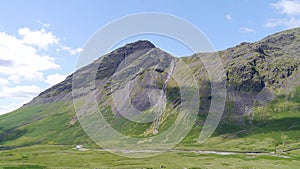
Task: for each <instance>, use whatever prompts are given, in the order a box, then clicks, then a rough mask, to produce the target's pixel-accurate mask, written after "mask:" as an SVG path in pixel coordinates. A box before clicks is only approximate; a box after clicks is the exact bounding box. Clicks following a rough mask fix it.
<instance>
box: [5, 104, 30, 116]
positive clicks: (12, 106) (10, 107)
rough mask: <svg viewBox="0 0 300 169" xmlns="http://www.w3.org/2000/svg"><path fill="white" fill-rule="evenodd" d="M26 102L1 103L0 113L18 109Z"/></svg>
mask: <svg viewBox="0 0 300 169" xmlns="http://www.w3.org/2000/svg"><path fill="white" fill-rule="evenodd" d="M25 103H26V102H19V103H10V104H1V105H0V115H1V114H5V113H8V112H12V111H13V110H16V109H17V108H18V107H21V106H22V105H23V104H25Z"/></svg>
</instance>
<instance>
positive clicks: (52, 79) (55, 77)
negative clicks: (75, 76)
mask: <svg viewBox="0 0 300 169" xmlns="http://www.w3.org/2000/svg"><path fill="white" fill-rule="evenodd" d="M66 77H67V75H60V74H58V73H55V74H52V75H49V76H47V78H46V80H45V82H46V83H48V84H50V85H51V86H53V85H55V84H57V83H59V82H61V81H63V80H65V78H66Z"/></svg>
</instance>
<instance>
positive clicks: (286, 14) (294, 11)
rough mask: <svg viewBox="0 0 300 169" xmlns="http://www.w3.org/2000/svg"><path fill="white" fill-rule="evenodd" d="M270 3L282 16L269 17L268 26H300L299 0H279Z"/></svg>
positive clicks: (266, 24)
mask: <svg viewBox="0 0 300 169" xmlns="http://www.w3.org/2000/svg"><path fill="white" fill-rule="evenodd" d="M270 5H271V7H273V8H274V9H275V10H276V11H277V12H278V13H279V14H280V16H279V17H278V18H271V19H268V20H267V21H266V23H265V26H266V27H269V28H273V27H277V26H284V27H286V28H294V27H299V26H300V1H299V0H279V1H277V2H276V3H273V4H270Z"/></svg>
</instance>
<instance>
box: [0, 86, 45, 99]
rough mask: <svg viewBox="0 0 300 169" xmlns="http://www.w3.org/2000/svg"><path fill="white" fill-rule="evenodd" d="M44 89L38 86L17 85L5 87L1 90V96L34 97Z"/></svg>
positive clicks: (15, 97)
mask: <svg viewBox="0 0 300 169" xmlns="http://www.w3.org/2000/svg"><path fill="white" fill-rule="evenodd" d="M41 91H42V89H41V88H40V87H38V86H35V85H32V86H15V87H4V88H2V90H1V91H0V98H9V99H24V98H32V97H34V96H36V95H37V94H39V93H40V92H41Z"/></svg>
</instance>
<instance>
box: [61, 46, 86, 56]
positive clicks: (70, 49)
mask: <svg viewBox="0 0 300 169" xmlns="http://www.w3.org/2000/svg"><path fill="white" fill-rule="evenodd" d="M61 51H66V52H68V53H69V54H70V55H76V54H78V53H80V52H81V51H82V48H76V49H73V48H71V47H69V46H66V45H63V46H61V47H60V48H57V52H61Z"/></svg>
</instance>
